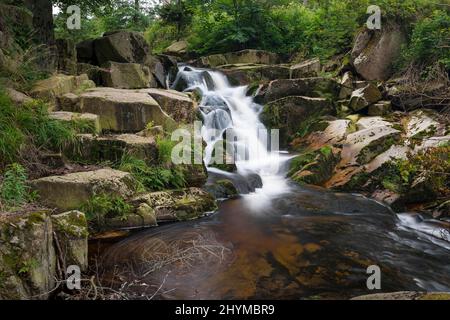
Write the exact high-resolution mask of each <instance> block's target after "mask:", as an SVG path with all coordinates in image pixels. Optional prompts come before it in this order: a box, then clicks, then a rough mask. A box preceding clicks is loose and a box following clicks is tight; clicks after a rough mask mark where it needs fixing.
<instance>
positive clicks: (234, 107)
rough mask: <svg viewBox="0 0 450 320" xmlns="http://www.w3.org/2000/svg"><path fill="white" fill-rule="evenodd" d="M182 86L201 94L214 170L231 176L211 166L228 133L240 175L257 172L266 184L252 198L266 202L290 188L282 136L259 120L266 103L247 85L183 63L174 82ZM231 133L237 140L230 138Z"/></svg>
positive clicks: (205, 137)
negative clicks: (279, 141)
mask: <svg viewBox="0 0 450 320" xmlns="http://www.w3.org/2000/svg"><path fill="white" fill-rule="evenodd" d="M180 87H181V88H183V89H184V91H195V92H197V93H198V94H199V95H200V96H201V101H200V106H199V108H200V111H201V114H202V118H203V127H202V137H203V140H204V141H205V143H206V148H205V151H204V162H205V165H206V166H207V168H208V170H209V171H210V172H215V173H219V174H223V175H225V176H229V175H230V174H229V173H228V172H223V171H221V170H219V169H216V168H212V167H210V166H209V164H210V163H211V160H212V154H213V150H214V146H215V144H216V143H217V142H218V141H221V140H223V137H224V135H225V136H226V137H227V138H228V139H226V141H227V142H228V143H230V144H231V145H232V147H233V149H234V150H235V151H236V153H235V164H236V168H237V174H239V175H241V176H246V175H248V174H255V173H256V174H258V175H259V176H260V177H261V179H262V182H263V187H262V188H261V189H258V190H257V191H256V193H254V194H251V195H248V198H258V199H257V201H262V200H264V199H269V198H271V197H272V196H274V195H277V194H280V193H281V192H284V191H286V190H287V183H286V180H285V178H284V172H283V170H282V167H283V163H285V162H286V161H287V160H288V159H289V157H288V156H287V155H286V154H284V153H282V152H280V151H279V150H278V144H277V143H276V142H277V141H274V140H275V139H278V137H277V136H275V137H271V132H268V131H267V130H266V128H265V126H264V125H263V124H262V123H261V121H260V120H259V114H260V113H261V111H262V106H261V105H258V104H256V103H255V102H254V101H253V98H252V97H250V96H247V86H237V87H233V86H231V85H230V83H229V82H228V79H227V78H226V76H225V75H224V74H222V73H220V72H218V71H211V70H206V69H200V68H193V67H191V66H186V65H181V66H180V69H179V72H178V75H177V77H176V79H175V81H174V83H173V85H172V88H177V89H180ZM230 132H232V134H233V139H230V138H229V133H230ZM269 144H270V146H269ZM271 146H272V148H271ZM273 146H275V148H273ZM274 149H275V150H274ZM261 198H263V199H261ZM257 201H255V202H257Z"/></svg>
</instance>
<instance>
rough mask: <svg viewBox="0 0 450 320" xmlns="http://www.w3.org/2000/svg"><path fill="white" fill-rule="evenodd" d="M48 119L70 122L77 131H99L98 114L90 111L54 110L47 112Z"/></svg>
mask: <svg viewBox="0 0 450 320" xmlns="http://www.w3.org/2000/svg"><path fill="white" fill-rule="evenodd" d="M49 116H50V119H54V120H58V121H64V122H70V123H72V124H73V125H75V127H76V128H77V129H78V130H79V131H78V132H79V133H100V132H101V131H102V130H101V127H100V119H99V116H98V115H96V114H92V113H78V112H69V111H55V112H51V113H50V114H49Z"/></svg>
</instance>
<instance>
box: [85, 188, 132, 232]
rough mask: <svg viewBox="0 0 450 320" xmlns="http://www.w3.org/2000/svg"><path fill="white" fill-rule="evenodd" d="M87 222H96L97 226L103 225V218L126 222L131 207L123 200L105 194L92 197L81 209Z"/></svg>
mask: <svg viewBox="0 0 450 320" xmlns="http://www.w3.org/2000/svg"><path fill="white" fill-rule="evenodd" d="M82 210H83V212H85V214H86V218H87V219H88V221H96V222H97V223H98V224H99V225H102V224H103V223H104V219H105V218H117V217H118V218H120V219H122V220H126V219H127V217H128V215H129V214H131V213H132V212H133V206H131V205H130V204H128V203H127V202H126V201H125V200H124V199H123V198H121V197H118V196H111V195H106V194H99V195H95V196H93V197H92V198H91V199H89V201H88V202H87V203H85V204H84V205H83V207H82Z"/></svg>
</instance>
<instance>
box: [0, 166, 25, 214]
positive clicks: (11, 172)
mask: <svg viewBox="0 0 450 320" xmlns="http://www.w3.org/2000/svg"><path fill="white" fill-rule="evenodd" d="M27 178H28V177H27V173H26V170H25V168H24V167H22V166H21V165H20V164H18V163H13V164H11V165H9V166H8V167H6V171H5V173H4V175H3V179H2V180H3V181H1V183H0V199H1V201H0V203H3V204H4V205H5V206H6V207H7V208H11V207H18V206H20V205H22V204H24V203H26V202H28V201H29V200H31V193H30V188H29V187H28V186H27V185H26V181H27Z"/></svg>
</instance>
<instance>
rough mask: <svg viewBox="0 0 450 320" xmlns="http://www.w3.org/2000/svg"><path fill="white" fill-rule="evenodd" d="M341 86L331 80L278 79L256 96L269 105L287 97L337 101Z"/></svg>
mask: <svg viewBox="0 0 450 320" xmlns="http://www.w3.org/2000/svg"><path fill="white" fill-rule="evenodd" d="M338 93H339V84H338V83H337V82H336V81H335V80H333V79H329V78H322V77H316V78H300V79H277V80H274V81H271V82H270V83H269V84H268V85H266V86H263V87H262V88H261V89H260V90H259V91H258V94H257V95H256V96H255V101H256V102H258V103H269V102H272V101H275V100H278V99H280V98H284V97H287V96H308V97H316V98H324V97H329V98H332V99H335V98H336V97H337V95H338Z"/></svg>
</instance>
